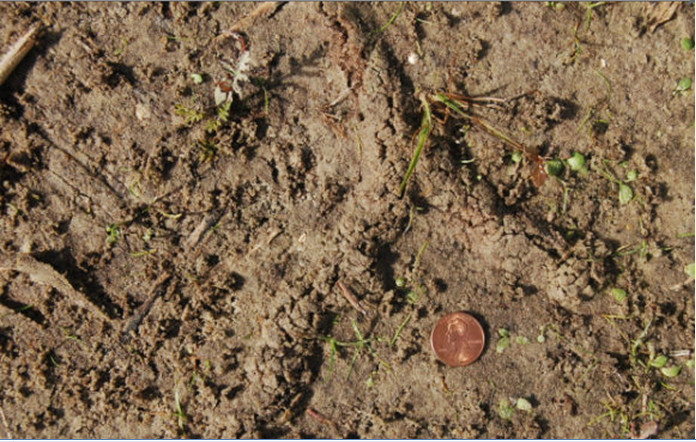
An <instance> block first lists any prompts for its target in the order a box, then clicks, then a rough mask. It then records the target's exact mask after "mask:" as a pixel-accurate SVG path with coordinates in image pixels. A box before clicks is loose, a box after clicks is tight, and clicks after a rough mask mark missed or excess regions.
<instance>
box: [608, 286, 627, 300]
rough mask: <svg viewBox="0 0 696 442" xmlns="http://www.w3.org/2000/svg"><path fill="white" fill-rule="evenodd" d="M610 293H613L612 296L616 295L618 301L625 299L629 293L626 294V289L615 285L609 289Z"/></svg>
mask: <svg viewBox="0 0 696 442" xmlns="http://www.w3.org/2000/svg"><path fill="white" fill-rule="evenodd" d="M609 293H610V294H611V296H613V297H614V299H616V302H621V301H623V300H624V299H626V296H628V295H627V294H626V290H623V289H620V288H616V287H614V288H613V289H611V290H609Z"/></svg>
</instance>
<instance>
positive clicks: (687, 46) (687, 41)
mask: <svg viewBox="0 0 696 442" xmlns="http://www.w3.org/2000/svg"><path fill="white" fill-rule="evenodd" d="M679 44H681V47H682V49H684V50H685V51H690V50H692V49H693V48H694V40H693V39H692V38H689V37H684V38H682V39H681V41H680V42H679Z"/></svg>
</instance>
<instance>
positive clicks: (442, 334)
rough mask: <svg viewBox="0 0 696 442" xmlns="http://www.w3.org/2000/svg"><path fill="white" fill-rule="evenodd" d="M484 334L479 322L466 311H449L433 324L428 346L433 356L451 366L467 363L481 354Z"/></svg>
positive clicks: (461, 365)
mask: <svg viewBox="0 0 696 442" xmlns="http://www.w3.org/2000/svg"><path fill="white" fill-rule="evenodd" d="M485 342H486V336H485V335H484V333H483V327H481V324H480V323H479V322H478V321H477V320H476V318H474V317H473V316H471V315H470V314H468V313H464V312H456V313H449V314H447V315H445V316H443V317H442V318H440V320H439V321H437V324H435V328H433V332H432V334H431V335H430V346H431V347H432V349H433V351H434V352H435V356H437V358H438V359H439V360H441V361H442V362H444V363H445V364H447V365H449V366H451V367H463V366H465V365H469V364H471V363H472V362H474V361H475V360H476V359H478V357H479V356H481V352H482V351H483V345H484V344H485Z"/></svg>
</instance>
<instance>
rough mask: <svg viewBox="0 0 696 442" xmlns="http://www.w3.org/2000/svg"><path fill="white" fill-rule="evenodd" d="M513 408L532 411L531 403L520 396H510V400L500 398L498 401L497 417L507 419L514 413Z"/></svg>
mask: <svg viewBox="0 0 696 442" xmlns="http://www.w3.org/2000/svg"><path fill="white" fill-rule="evenodd" d="M515 409H517V410H520V411H524V412H527V413H528V412H531V411H532V404H531V402H529V401H528V400H527V399H525V398H522V397H521V398H517V399H515V398H510V401H508V400H507V399H501V400H500V402H498V417H500V418H501V419H503V420H507V421H509V420H511V419H512V416H513V415H514V414H515Z"/></svg>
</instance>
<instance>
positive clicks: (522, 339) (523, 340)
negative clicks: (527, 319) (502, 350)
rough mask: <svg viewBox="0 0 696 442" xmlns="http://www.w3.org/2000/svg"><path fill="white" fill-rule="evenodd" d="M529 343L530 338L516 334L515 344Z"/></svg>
mask: <svg viewBox="0 0 696 442" xmlns="http://www.w3.org/2000/svg"><path fill="white" fill-rule="evenodd" d="M528 343H529V339H527V338H525V337H524V336H515V344H519V345H525V344H528Z"/></svg>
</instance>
